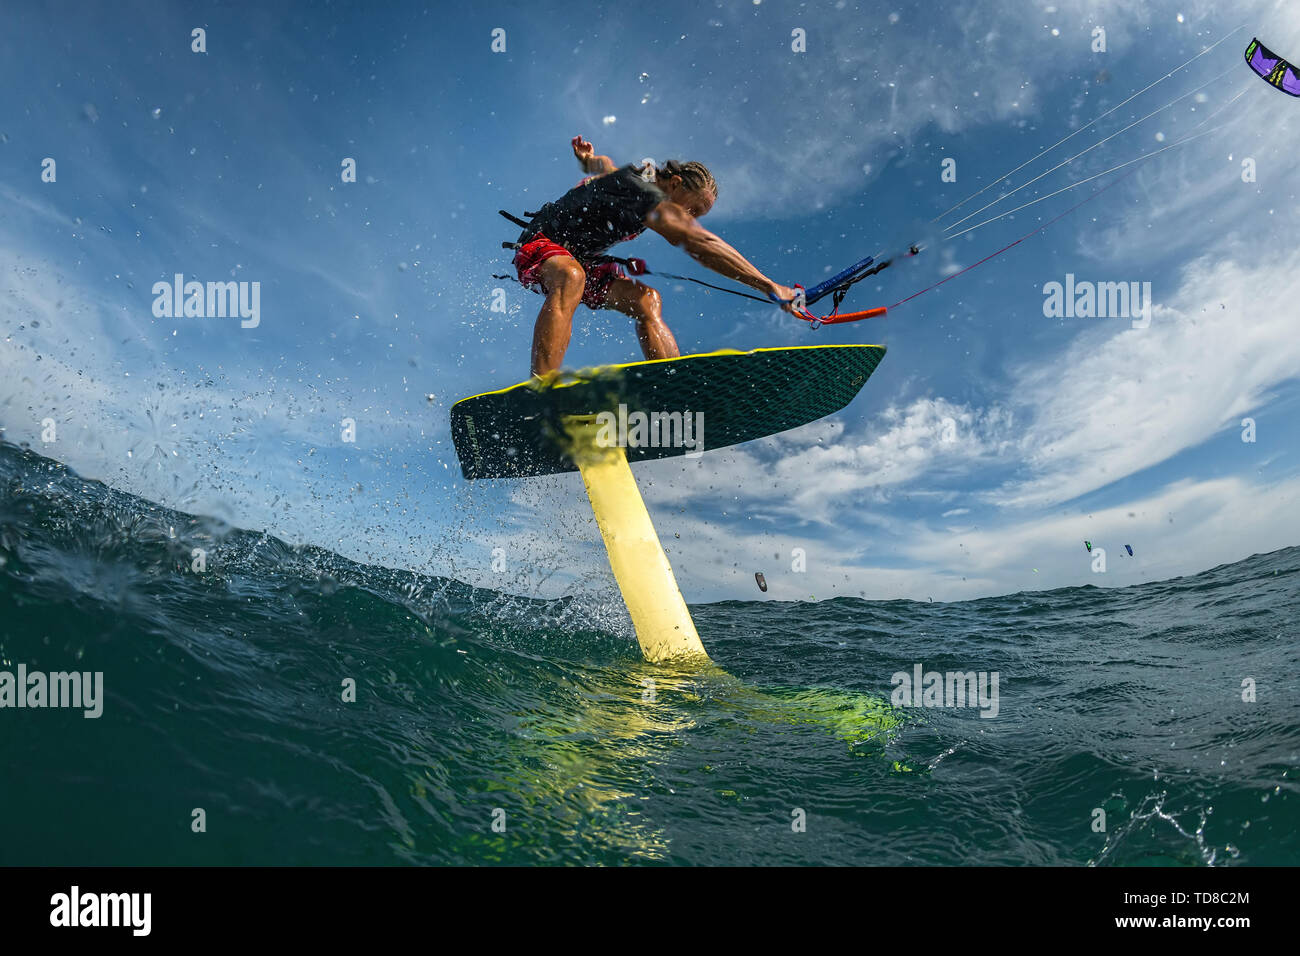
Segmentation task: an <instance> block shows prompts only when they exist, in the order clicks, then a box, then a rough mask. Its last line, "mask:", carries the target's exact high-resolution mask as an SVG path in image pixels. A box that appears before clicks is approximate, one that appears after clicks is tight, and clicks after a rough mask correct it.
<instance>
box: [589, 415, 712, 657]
mask: <svg viewBox="0 0 1300 956" xmlns="http://www.w3.org/2000/svg"><path fill="white" fill-rule="evenodd" d="M564 430H565V432H566V434H567V435H568V436H569V439H570V441H572V442H573V444H572V446H571V447H570V449H569V453H570V455H571V456H572V458H573V461H574V463H575V464H577V466H578V470H579V471H580V472H581V473H582V483H583V485H584V486H586V489H587V498H588V499H589V500H590V501H591V510H592V511H593V512H594V513H595V515H596V524H597V525H598V526H599V527H600V536H601V537H602V538H603V539H604V540H605V550H606V552H608V554H609V566H610V569H611V570H613V572H614V580H616V581H617V582H618V589H619V591H620V592H621V593H622V595H623V603H624V604H626V605H627V610H628V613H629V614H630V615H631V617H632V626H633V627H634V628H635V629H636V639H637V643H639V644H640V645H641V653H642V654H644V655H645V659H646V660H648V661H650V662H651V663H658V662H659V661H666V660H670V659H673V658H683V657H697V658H700V659H702V660H708V659H709V655H708V654H707V653H706V652H705V650H704V645H703V644H701V643H700V636H699V634H697V633H696V631H695V622H694V621H692V620H691V612H690V611H688V610H687V609H686V601H684V600H683V599H682V592H681V590H680V589H679V588H678V587H677V579H676V578H675V577H673V569H672V566H671V565H670V564H669V563H668V556H667V555H666V554H664V549H663V546H662V545H661V544H660V543H659V535H658V534H656V533H655V527H654V524H653V523H652V522H651V521H650V513H649V512H648V511H647V510H646V506H645V501H644V499H642V497H641V492H640V490H639V489H638V488H637V486H636V479H635V478H633V477H632V469H631V468H629V467H628V463H627V454H626V453H625V452H624V450H623V449H622V448H621V447H620V446H618V445H616V444H614V445H602V444H601V443H600V442H599V441H598V440H597V433H598V432H599V430H600V429H599V427H598V426H597V424H596V416H595V415H574V416H569V417H567V418H565V419H564Z"/></svg>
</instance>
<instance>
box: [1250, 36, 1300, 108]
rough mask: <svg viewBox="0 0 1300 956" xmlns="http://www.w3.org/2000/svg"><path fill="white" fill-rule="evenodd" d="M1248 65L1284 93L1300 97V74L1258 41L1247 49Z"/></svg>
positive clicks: (1251, 43)
mask: <svg viewBox="0 0 1300 956" xmlns="http://www.w3.org/2000/svg"><path fill="white" fill-rule="evenodd" d="M1246 63H1247V64H1249V66H1250V68H1251V69H1252V70H1254V71H1255V72H1256V73H1258V74H1259V75H1260V76H1262V77H1263V78H1264V79H1266V80H1268V82H1270V83H1272V84H1273V85H1274V86H1276V87H1277V88H1278V89H1279V90H1281V91H1282V92H1283V93H1289V94H1291V95H1292V96H1300V73H1297V72H1296V68H1295V67H1294V66H1292V65H1291V64H1290V63H1288V62H1287V61H1286V60H1284V59H1282V58H1281V57H1280V56H1278V55H1277V54H1276V53H1274V52H1273V51H1272V50H1270V49H1269V48H1268V47H1266V46H1264V44H1262V43H1260V42H1259V40H1258V39H1254V40H1251V41H1250V46H1248V47H1246Z"/></svg>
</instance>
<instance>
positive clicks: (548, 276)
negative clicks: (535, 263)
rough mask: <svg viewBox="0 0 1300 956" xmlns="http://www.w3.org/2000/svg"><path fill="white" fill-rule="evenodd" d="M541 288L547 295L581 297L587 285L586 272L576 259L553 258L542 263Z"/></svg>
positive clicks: (566, 257)
mask: <svg viewBox="0 0 1300 956" xmlns="http://www.w3.org/2000/svg"><path fill="white" fill-rule="evenodd" d="M541 277H542V287H543V288H544V289H545V290H546V294H547V295H557V294H558V295H562V296H563V295H576V296H579V297H581V296H582V292H583V289H584V288H585V286H586V284H587V272H586V270H585V269H583V268H582V264H581V263H579V262H578V260H577V259H572V258H570V257H568V256H553V257H552V258H550V259H547V260H546V261H545V262H544V263H542V268H541Z"/></svg>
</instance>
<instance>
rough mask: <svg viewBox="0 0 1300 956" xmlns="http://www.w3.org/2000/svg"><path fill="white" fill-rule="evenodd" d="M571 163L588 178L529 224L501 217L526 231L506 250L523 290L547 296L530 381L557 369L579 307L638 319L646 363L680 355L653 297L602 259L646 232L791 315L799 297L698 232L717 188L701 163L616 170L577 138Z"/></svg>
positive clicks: (720, 242) (535, 340) (650, 290)
mask: <svg viewBox="0 0 1300 956" xmlns="http://www.w3.org/2000/svg"><path fill="white" fill-rule="evenodd" d="M573 155H574V156H576V157H577V159H578V162H579V163H580V164H581V165H582V169H583V171H584V172H587V173H592V174H594V175H590V176H588V177H587V178H586V179H584V180H583V181H582V182H581V183H579V184H578V185H577V186H575V187H574V188H573V189H570V190H569V191H568V192H567V193H565V194H564V195H563V196H561V197H560V198H559V199H556V200H555V201H554V202H548V203H547V204H546V205H544V206H542V208H541V209H540V210H539V211H538V212H536V213H533V214H532V218H531V220H529V221H524V220H521V219H517V218H516V217H514V216H510V215H508V214H505V213H503V215H506V216H507V218H509V219H511V220H512V221H513V222H516V223H518V224H520V225H522V226H523V227H524V231H523V232H522V233H521V234H520V235H519V238H518V239H517V240H516V241H515V242H514V243H507V244H506V245H507V246H509V247H510V248H513V249H515V257H514V266H515V269H516V272H517V274H518V277H519V282H520V284H521V285H523V286H525V287H527V288H530V289H533V290H534V291H536V292H540V293H541V294H543V295H545V296H546V301H545V302H544V303H543V304H542V310H541V312H540V313H539V314H538V316H537V325H536V327H535V328H534V330H533V353H532V372H533V374H534V375H537V376H544V375H546V374H547V373H548V372H552V371H554V370H556V369H558V368H559V367H560V363H561V362H562V361H563V360H564V353H565V350H566V349H567V348H568V347H569V338H570V336H571V334H572V331H573V314H574V312H575V311H576V310H577V308H578V304H579V303H582V304H583V305H585V306H587V307H588V308H590V309H613V310H615V311H617V312H622V313H623V314H624V315H627V316H630V317H631V318H632V319H634V320H635V322H636V334H637V339H638V340H639V341H640V343H641V351H642V352H643V353H644V355H645V357H646V358H647V359H663V358H676V357H677V356H678V355H680V354H681V353H680V352H679V351H678V348H677V341H676V339H674V338H673V333H672V332H671V330H669V328H668V326H667V325H665V324H664V320H663V312H662V303H661V302H660V297H659V293H658V292H657V291H655V290H654V289H653V288H651V287H650V286H648V285H646V284H645V283H642V282H638V281H636V280H634V279H629V278H628V276H627V273H626V272H624V270H623V268H622V266H621V265H620V264H619V263H618V262H614V261H611V260H610V258H608V257H606V256H605V255H604V253H605V251H606V250H607V249H608V248H609V247H610V246H612V245H614V244H615V243H617V242H624V241H626V240H628V239H633V238H635V237H636V236H638V235H640V234H641V232H642V231H643V230H644V229H647V228H648V229H651V230H653V231H654V232H657V233H659V235H661V236H663V237H664V238H665V239H667V240H668V242H669V243H670V244H672V245H674V246H680V247H682V248H683V249H684V250H685V251H686V252H687V253H688V254H689V255H690V256H691V257H692V258H694V259H695V260H696V261H697V262H699V263H700V264H701V265H703V266H705V267H706V268H708V269H712V270H713V271H714V272H717V273H719V274H720V275H724V276H726V277H727V278H729V279H734V280H736V281H738V282H741V283H744V284H745V285H747V286H750V287H751V288H754V289H757V290H759V291H760V292H763V293H766V294H767V296H768V297H769V298H772V299H773V300H774V301H778V304H780V305H781V307H782V308H783V309H785V310H786V311H787V312H788V311H790V310H791V305H790V303H791V301H792V300H793V299H794V296H795V290H793V289H790V288H787V287H786V286H784V285H781V284H780V283H777V282H774V281H772V280H771V279H769V278H768V277H767V276H765V275H763V273H761V272H759V271H758V269H756V268H755V267H754V266H753V265H752V264H751V263H750V262H749V260H748V259H746V258H745V257H744V256H742V255H741V254H740V253H739V252H737V251H736V250H735V249H734V248H732V247H731V246H730V245H728V244H727V243H726V242H724V241H723V240H722V239H720V238H719V237H718V236H715V235H714V234H713V233H711V232H709V230H707V229H705V228H704V227H703V226H701V225H700V224H699V222H698V220H699V219H700V218H701V217H702V216H704V215H706V214H707V213H708V212H709V210H710V209H711V208H713V204H714V203H715V202H716V201H717V199H718V186H717V183H716V182H715V181H714V179H713V175H712V173H710V172H709V170H708V169H707V168H706V167H705V166H704V165H702V164H701V163H696V162H690V163H680V162H677V161H675V160H670V161H668V162H666V163H665V164H664V165H662V166H656V165H654V164H653V163H651V162H649V161H647V162H646V164H645V165H644V166H637V165H635V164H629V165H627V166H623V167H617V166H615V165H614V163H613V161H612V160H611V159H610V158H609V157H608V156H598V155H596V151H595V149H594V147H593V146H592V145H591V143H589V142H587V141H586V140H584V139H583V138H582V137H581V136H575V137H574V138H573ZM628 261H629V262H631V263H632V268H633V274H634V275H639V274H641V273H642V272H643V271H644V264H643V263H640V261H639V260H628ZM638 264H640V270H638V268H637V266H638Z"/></svg>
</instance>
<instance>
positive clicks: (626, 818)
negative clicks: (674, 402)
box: [0, 445, 1300, 866]
mask: <svg viewBox="0 0 1300 956" xmlns="http://www.w3.org/2000/svg"><path fill="white" fill-rule="evenodd" d="M0 489H2V491H3V494H2V495H0V671H10V672H13V671H15V670H16V668H17V667H18V666H19V665H20V664H21V665H23V666H25V668H26V669H27V670H28V671H43V672H54V671H71V670H76V671H82V672H92V673H94V672H102V674H103V687H104V695H103V696H104V700H103V713H102V716H100V717H98V718H97V719H87V718H85V717H83V716H82V713H81V712H80V711H77V710H71V709H62V710H58V709H48V708H46V709H39V708H38V709H32V708H24V709H16V708H3V709H0V768H3V783H2V784H0V810H3V815H2V816H0V820H2V821H3V822H0V864H182V865H184V864H398V865H405V864H579V865H583V864H600V865H617V864H627V863H631V864H660V863H672V864H692V865H703V864H721V865H752V864H958V865H961V864H1067V865H1070V864H1077V865H1085V864H1101V865H1145V864H1174V865H1188V866H1201V865H1252V864H1253V865H1260V864H1296V863H1300V794H1297V792H1296V789H1297V788H1296V779H1295V778H1296V773H1297V766H1298V765H1300V644H1298V642H1297V640H1296V633H1295V622H1296V620H1297V609H1298V608H1300V596H1298V584H1300V549H1295V548H1291V549H1287V550H1284V551H1279V552H1275V553H1272V554H1267V555H1256V556H1254V557H1251V558H1248V559H1246V560H1243V561H1241V562H1238V563H1235V564H1232V565H1227V566H1223V567H1219V568H1215V569H1212V570H1210V571H1206V572H1204V573H1202V574H1198V575H1195V576H1191V577H1185V578H1179V579H1175V580H1171V581H1165V582H1159V583H1153V584H1144V585H1139V586H1134V587H1127V588H1114V589H1099V588H1094V587H1081V588H1069V589H1063V590H1057V591H1051V592H1041V593H1022V594H1015V595H1010V596H1005V597H998V598H988V599H984V600H978V601H967V602H961V603H954V604H930V603H925V604H920V603H913V602H909V601H888V602H873V601H864V600H857V599H848V598H841V599H835V600H829V601H822V602H818V603H777V602H726V603H721V604H712V605H702V606H696V607H693V608H692V613H693V615H694V617H695V619H696V622H697V625H698V628H699V631H700V634H701V637H702V638H703V640H704V643H705V646H706V647H707V648H708V649H709V651H710V653H711V654H712V656H713V658H714V661H715V665H714V666H707V667H690V668H682V667H677V668H673V667H664V666H652V665H649V664H647V663H645V662H644V661H642V660H641V658H640V655H639V652H638V651H637V648H636V644H635V641H634V639H633V638H632V637H631V635H630V632H629V631H628V630H627V628H626V627H625V626H620V625H619V624H614V625H610V624H607V623H602V622H603V621H604V620H605V619H607V618H608V617H609V615H607V614H605V615H601V614H595V613H589V609H587V608H584V607H583V606H582V603H581V600H580V599H566V600H560V601H537V600H528V599H523V598H516V597H509V596H506V595H502V594H497V593H495V592H491V591H486V590H481V589H473V588H470V587H468V586H466V585H463V584H460V583H458V582H455V581H451V580H447V579H440V578H433V577H423V576H418V575H413V574H411V573H409V572H402V571H395V570H391V569H386V568H379V567H368V566H364V565H360V564H356V563H353V562H350V561H348V560H345V559H343V558H341V557H339V556H337V555H334V554H331V553H329V552H326V551H322V550H319V549H314V548H293V547H289V546H288V545H286V544H284V543H283V542H281V541H278V540H276V539H275V538H273V537H270V536H267V535H262V534H255V533H249V532H245V531H239V530H236V529H232V528H229V527H228V526H225V525H223V524H221V523H220V522H217V521H215V520H211V519H207V518H204V517H195V516H189V515H183V514H179V513H176V512H172V511H168V510H166V509H163V508H161V507H159V506H157V505H154V504H151V503H149V502H146V501H143V500H141V499H138V498H134V497H131V496H129V495H125V494H122V493H120V492H116V491H113V490H111V489H109V488H106V487H105V486H103V485H101V484H98V483H96V482H91V481H85V480H82V479H80V478H79V477H77V476H76V475H74V474H72V473H71V472H69V471H68V470H67V469H65V468H63V467H62V466H60V465H57V464H55V463H53V462H50V461H48V460H46V459H43V458H40V457H39V456H36V455H34V454H32V453H30V452H26V451H23V450H20V449H17V448H15V447H13V446H11V445H0ZM194 548H202V549H203V550H204V551H205V552H206V554H207V570H206V571H204V572H203V573H194V572H193V571H192V570H191V567H192V560H193V557H192V556H193V549H194ZM918 663H919V664H921V665H922V666H923V668H924V669H925V670H927V671H929V670H934V671H939V672H947V671H963V672H964V671H970V670H976V671H980V672H995V671H996V672H997V673H998V674H999V678H1000V682H999V693H998V706H997V715H996V717H992V718H989V717H984V716H981V710H980V709H979V708H976V707H964V708H960V707H958V708H952V707H949V708H911V707H900V706H894V705H892V704H891V702H890V695H891V691H892V690H893V683H892V675H894V674H896V673H899V672H905V673H911V672H912V670H913V668H914V666H915V665H916V664H918ZM1246 680H1250V681H1253V682H1254V685H1255V687H1256V692H1255V698H1256V699H1255V700H1254V701H1246V700H1243V699H1242V698H1243V689H1242V686H1243V681H1246ZM349 681H353V682H355V687H356V693H355V701H351V700H345V699H344V698H345V694H344V688H345V682H349ZM196 810H199V811H202V812H201V819H202V820H203V823H204V828H203V830H202V831H201V832H196V831H195V825H194V821H195V819H196V813H195V812H196ZM1098 811H1102V812H1103V813H1104V820H1105V829H1104V830H1099V829H1098V828H1097V821H1098V819H1099V815H1098Z"/></svg>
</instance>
